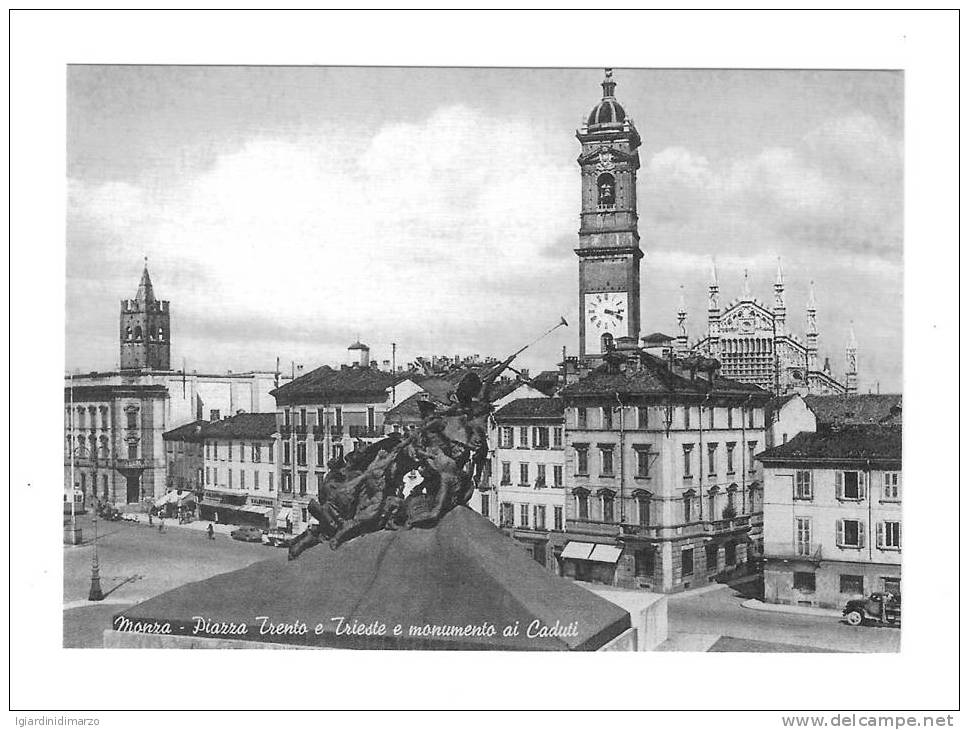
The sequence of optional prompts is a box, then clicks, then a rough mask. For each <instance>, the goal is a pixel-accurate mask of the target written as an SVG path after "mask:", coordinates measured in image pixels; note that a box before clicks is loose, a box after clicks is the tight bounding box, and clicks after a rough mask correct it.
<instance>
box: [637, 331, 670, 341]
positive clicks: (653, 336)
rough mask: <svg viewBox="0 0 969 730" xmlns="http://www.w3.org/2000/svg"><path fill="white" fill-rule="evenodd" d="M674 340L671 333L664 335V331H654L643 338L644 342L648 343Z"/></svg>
mask: <svg viewBox="0 0 969 730" xmlns="http://www.w3.org/2000/svg"><path fill="white" fill-rule="evenodd" d="M672 341H673V338H672V337H670V336H669V335H664V334H663V333H662V332H654V333H653V334H651V335H646V336H645V337H644V338H643V342H645V343H648V344H652V343H654V342H655V343H657V344H658V343H660V342H672Z"/></svg>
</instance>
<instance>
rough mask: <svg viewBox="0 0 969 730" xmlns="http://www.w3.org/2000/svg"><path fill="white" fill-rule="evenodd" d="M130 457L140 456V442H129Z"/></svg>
mask: <svg viewBox="0 0 969 730" xmlns="http://www.w3.org/2000/svg"><path fill="white" fill-rule="evenodd" d="M128 458H129V459H137V458H138V444H137V443H130V444H128Z"/></svg>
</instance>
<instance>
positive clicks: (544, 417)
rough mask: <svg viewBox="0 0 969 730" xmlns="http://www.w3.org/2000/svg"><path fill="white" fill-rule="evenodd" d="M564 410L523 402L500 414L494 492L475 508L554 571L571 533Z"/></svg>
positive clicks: (559, 405) (559, 403)
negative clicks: (567, 533) (557, 551)
mask: <svg viewBox="0 0 969 730" xmlns="http://www.w3.org/2000/svg"><path fill="white" fill-rule="evenodd" d="M564 408H565V406H564V401H563V400H562V399H561V398H545V397H541V398H520V399H517V400H513V401H511V402H509V403H508V404H507V405H505V406H503V407H501V408H499V409H498V410H497V411H496V412H495V414H494V418H493V423H494V432H493V434H492V439H493V440H492V443H493V444H494V445H495V448H494V453H493V456H492V462H491V474H490V477H491V478H490V479H489V480H488V486H489V487H490V488H489V489H487V490H483V491H479V492H477V493H476V495H475V497H474V498H473V499H475V500H477V501H476V503H474V504H472V507H473V508H474V509H475V510H476V511H478V512H480V514H481V515H482V516H484V517H487V518H489V519H490V520H491V521H492V522H495V523H496V524H498V525H499V526H500V527H501V528H502V529H503V530H505V532H506V533H507V534H508V535H510V536H511V537H514V538H515V539H516V540H518V541H519V542H520V543H522V545H524V546H525V548H526V549H527V550H528V552H530V553H531V555H532V557H534V558H535V560H537V561H538V562H539V563H540V564H541V565H544V566H546V567H547V568H548V569H549V570H551V571H553V572H558V562H557V561H556V560H555V547H556V545H557V546H558V548H559V549H561V547H562V545H563V544H564V543H563V540H562V539H561V537H562V536H563V535H564V533H565V491H566V490H565V418H564Z"/></svg>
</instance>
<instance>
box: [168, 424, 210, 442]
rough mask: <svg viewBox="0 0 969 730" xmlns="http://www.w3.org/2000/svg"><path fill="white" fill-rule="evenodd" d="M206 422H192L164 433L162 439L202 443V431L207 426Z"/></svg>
mask: <svg viewBox="0 0 969 730" xmlns="http://www.w3.org/2000/svg"><path fill="white" fill-rule="evenodd" d="M208 423H209V422H208V421H192V422H191V423H186V424H185V425H184V426H179V427H178V428H173V429H172V430H171V431H165V433H163V434H162V438H163V439H164V440H165V441H202V440H203V439H204V438H205V437H204V436H203V435H202V430H203V429H204V428H205V427H206V426H207V425H208Z"/></svg>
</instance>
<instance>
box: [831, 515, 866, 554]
mask: <svg viewBox="0 0 969 730" xmlns="http://www.w3.org/2000/svg"><path fill="white" fill-rule="evenodd" d="M837 535H838V537H837V540H838V546H839V547H848V548H863V547H864V546H865V525H864V523H863V522H862V521H861V520H838V531H837Z"/></svg>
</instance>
